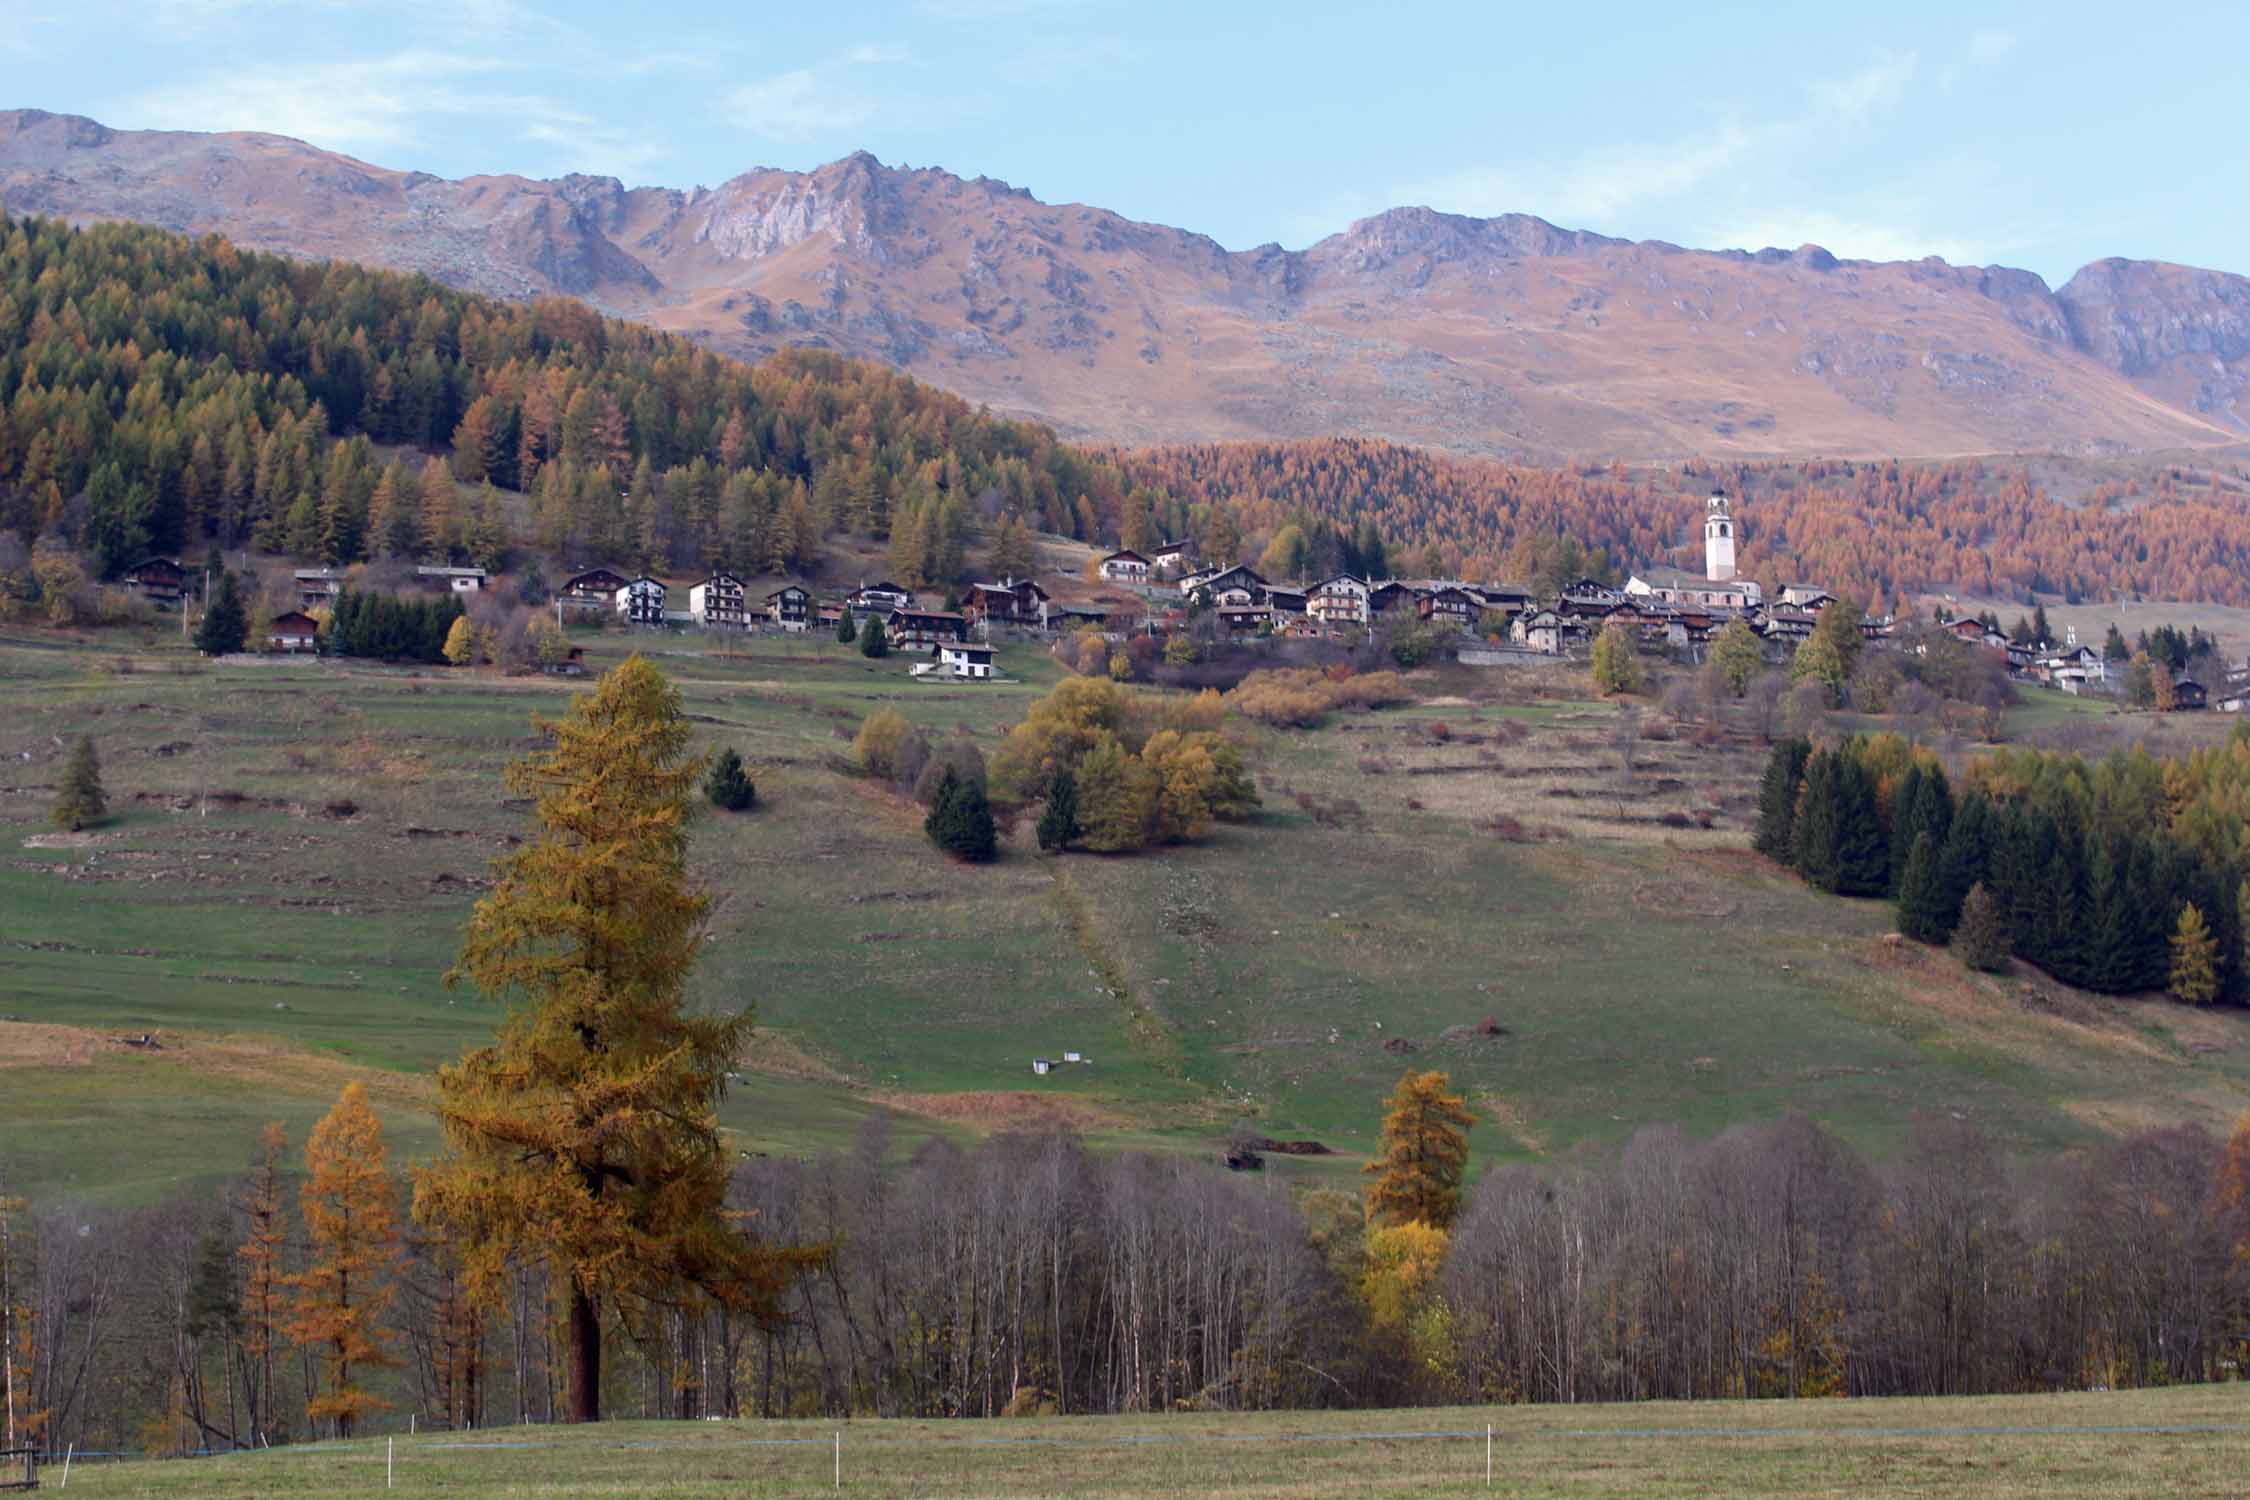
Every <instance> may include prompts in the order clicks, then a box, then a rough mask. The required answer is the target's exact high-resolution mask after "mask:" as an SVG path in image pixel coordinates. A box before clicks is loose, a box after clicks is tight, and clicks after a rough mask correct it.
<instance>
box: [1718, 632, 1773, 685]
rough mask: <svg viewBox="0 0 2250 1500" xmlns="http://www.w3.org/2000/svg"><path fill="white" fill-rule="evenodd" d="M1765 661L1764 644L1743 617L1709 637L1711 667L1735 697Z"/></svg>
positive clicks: (1756, 673) (1748, 683)
mask: <svg viewBox="0 0 2250 1500" xmlns="http://www.w3.org/2000/svg"><path fill="white" fill-rule="evenodd" d="M1765 664H1766V650H1765V646H1764V644H1763V643H1762V642H1760V641H1759V639H1758V632H1756V631H1755V630H1752V629H1751V628H1750V625H1749V622H1748V621H1746V620H1741V619H1735V620H1729V621H1728V622H1727V624H1726V628H1724V629H1723V630H1721V631H1720V632H1719V633H1718V634H1717V635H1715V636H1713V637H1712V638H1711V666H1712V669H1713V670H1714V671H1716V672H1717V673H1718V676H1719V680H1720V681H1721V682H1723V683H1725V684H1726V688H1727V693H1728V694H1729V696H1731V697H1736V698H1739V697H1741V696H1742V695H1743V693H1744V692H1746V691H1748V689H1749V687H1750V679H1751V678H1753V677H1755V676H1757V675H1758V672H1759V670H1760V669H1761V668H1762V667H1764V666H1765Z"/></svg>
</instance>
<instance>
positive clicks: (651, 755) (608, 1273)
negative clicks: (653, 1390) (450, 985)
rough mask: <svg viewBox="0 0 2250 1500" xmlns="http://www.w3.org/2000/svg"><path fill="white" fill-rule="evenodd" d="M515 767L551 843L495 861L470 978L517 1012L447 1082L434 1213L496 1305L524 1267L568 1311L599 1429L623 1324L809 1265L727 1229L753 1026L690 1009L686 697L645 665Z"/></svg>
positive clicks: (589, 1413)
mask: <svg viewBox="0 0 2250 1500" xmlns="http://www.w3.org/2000/svg"><path fill="white" fill-rule="evenodd" d="M540 728H541V729H542V730H543V731H544V732H545V733H546V734H547V735H548V736H549V737H550V738H551V740H552V745H551V746H550V748H548V749H545V750H542V751H539V752H536V753H534V754H533V755H531V756H529V757H528V758H526V759H525V760H523V761H521V762H519V763H517V764H516V765H515V766H512V767H511V768H510V769H509V772H508V782H509V785H510V786H511V787H513V788H515V789H516V790H518V791H520V792H524V793H526V794H528V795H530V796H532V797H534V798H536V799H537V800H536V808H535V812H534V818H535V821H536V827H537V833H536V836H535V837H534V838H533V839H532V840H531V841H530V842H528V843H526V844H525V845H524V846H523V847H522V848H520V849H518V850H516V851H515V852H513V853H511V854H509V855H507V856H505V857H504V858H502V859H501V860H500V861H499V864H498V870H499V877H500V878H499V883H498V885H497V886H495V888H494V889H493V891H492V893H491V894H490V895H488V896H486V897H485V898H484V899H483V900H482V901H480V902H478V903H477V907H476V910H475V913H474V915H472V917H471V918H470V921H469V927H468V932H467V935H466V937H465V939H464V941H463V943H462V948H461V955H460V958H459V960H458V962H457V963H456V965H455V967H454V969H453V970H452V972H451V974H450V975H449V976H448V977H449V979H450V980H452V981H454V982H467V983H469V984H472V985H474V986H475V987H476V988H477V989H479V990H480V991H482V992H483V993H484V994H485V995H486V996H488V997H489V998H491V999H493V1000H495V1001H499V1002H503V1003H510V1004H511V1006H512V1008H511V1009H510V1010H509V1012H508V1014H507V1017H506V1019H505V1020H503V1021H502V1023H501V1027H500V1035H499V1038H498V1040H497V1041H496V1042H494V1043H493V1044H492V1045H491V1046H488V1047H482V1048H479V1049H477V1050H476V1051H473V1052H471V1053H469V1054H468V1055H467V1056H465V1057H463V1058H462V1059H461V1060H460V1061H459V1062H458V1063H455V1064H453V1065H452V1066H450V1067H447V1068H444V1069H442V1070H441V1071H440V1072H439V1075H438V1093H439V1104H438V1114H439V1119H440V1121H441V1123H442V1124H443V1126H444V1130H445V1138H446V1143H447V1146H448V1148H449V1152H448V1155H447V1157H446V1158H445V1159H444V1160H443V1161H441V1162H439V1163H437V1164H436V1165H434V1166H432V1167H429V1168H427V1169H425V1170H423V1171H421V1172H420V1173H418V1174H417V1178H416V1191H415V1213H416V1216H417V1217H418V1218H419V1219H421V1220H422V1221H424V1222H425V1223H427V1224H430V1225H432V1226H434V1227H438V1228H442V1229H445V1230H449V1231H451V1233H452V1234H453V1235H454V1237H455V1242H456V1243H457V1244H458V1245H459V1246H460V1247H461V1253H462V1257H463V1269H464V1272H465V1274H466V1276H467V1278H468V1280H469V1283H470V1285H471V1287H472V1289H473V1290H474V1291H475V1292H476V1293H477V1294H478V1295H479V1297H480V1298H482V1299H485V1300H491V1299H493V1298H495V1297H496V1296H497V1295H498V1293H499V1291H500V1289H501V1286H502V1283H503V1281H504V1278H505V1277H506V1275H507V1273H508V1271H509V1270H510V1268H511V1266H512V1265H513V1264H514V1263H516V1261H517V1260H518V1258H519V1257H522V1258H528V1259H532V1260H536V1261H538V1262H540V1263H543V1264H544V1266H545V1267H546V1270H547V1272H548V1274H549V1275H550V1276H551V1277H552V1278H553V1282H554V1285H555V1289H556V1291H557V1294H558V1296H559V1298H560V1300H561V1301H562V1302H563V1303H564V1305H565V1307H566V1310H567V1324H568V1341H569V1349H570V1411H571V1415H572V1417H573V1419H574V1420H577V1421H581V1422H593V1421H599V1420H600V1419H601V1366H602V1323H603V1316H604V1313H605V1311H615V1312H619V1313H626V1314H630V1313H632V1312H636V1311H646V1310H648V1309H651V1308H662V1307H667V1306H679V1305H682V1304H684V1303H686V1302H688V1301H690V1300H692V1299H696V1298H705V1297H707V1298H711V1299H716V1300H717V1301H718V1302H719V1303H720V1304H721V1305H723V1306H726V1307H728V1308H732V1309H736V1310H740V1311H745V1312H749V1313H752V1314H754V1315H759V1316H770V1315H771V1313H772V1311H773V1307H774V1304H775V1300H776V1298H777V1297H778V1295H779V1293H780V1291H781V1289H782V1287H783V1286H784V1284H785V1281H786V1277H787V1275H788V1272H789V1271H790V1269H792V1268H793V1267H794V1266H795V1265H796V1264H799V1263H800V1262H799V1260H798V1259H795V1258H793V1257H792V1253H791V1252H781V1251H775V1250H771V1249H767V1248H763V1247H760V1246H758V1245H756V1244H754V1243H753V1242H752V1241H751V1240H750V1239H748V1238H747V1237H745V1236H744V1235H742V1234H741V1233H739V1232H738V1231H737V1229H736V1227H735V1226H734V1225H733V1224H732V1223H731V1222H730V1221H729V1219H728V1217H727V1215H726V1212H725V1203H726V1191H727V1180H728V1168H729V1163H728V1159H727V1153H726V1151H725V1150H724V1148H723V1147H722V1145H721V1142H720V1139H719V1130H718V1119H717V1104H718V1100H719V1097H720V1094H721V1093H722V1092H723V1090H724V1088H725V1084H726V1076H727V1070H728V1069H729V1068H731V1067H732V1066H734V1063H735V1059H736V1057H737V1054H738V1053H739V1052H740V1051H741V1048H742V1044H743V1042H744V1040H745V1038H746V1037H747V1035H748V1033H749V1029H750V1022H751V1018H750V1012H749V1011H748V1010H747V1009H746V1008H745V1009H743V1010H739V1011H734V1012H730V1013H723V1014H717V1015H696V1014H692V1013H690V1011H689V1009H688V1005H687V995H686V988H687V980H688V975H689V973H690V971H691V970H692V969H693V967H694V964H695V957H696V952H697V949H698V947H699V946H700V944H701V942H702V937H703V922H704V916H705V913H706V911H707V910H708V907H709V898H708V897H707V896H705V895H704V894H703V893H702V892H700V891H698V890H696V889H695V888H694V887H693V886H692V885H691V884H690V882H689V880H688V875H687V848H688V829H687V822H688V811H689V797H690V793H691V791H692V790H693V788H694V786H695V781H696V777H697V773H698V771H699V770H700V766H699V764H698V762H697V759H696V757H695V756H694V755H693V754H692V753H691V752H690V750H689V745H688V740H689V730H688V723H687V719H686V717H685V715H684V714H683V713H682V711H681V707H680V695H679V690H678V689H677V688H675V687H673V685H672V684H671V683H670V682H669V681H668V680H666V678H665V677H664V676H663V674H662V673H660V672H658V671H657V670H656V668H654V667H653V666H651V665H649V664H648V663H647V662H646V661H644V660H643V659H642V658H641V657H639V656H637V655H636V656H634V657H631V658H630V659H628V660H627V661H626V662H625V663H624V664H623V665H622V666H619V667H618V668H617V669H616V670H614V671H612V672H610V673H609V674H608V675H607V676H606V677H604V678H603V679H602V681H601V684H600V686H599V687H598V688H597V689H596V690H595V691H594V692H593V693H591V694H588V695H583V696H581V697H579V698H577V699H575V700H574V701H573V702H572V704H571V707H570V711H569V713H567V714H566V715H565V716H564V717H562V718H561V719H557V720H541V721H540Z"/></svg>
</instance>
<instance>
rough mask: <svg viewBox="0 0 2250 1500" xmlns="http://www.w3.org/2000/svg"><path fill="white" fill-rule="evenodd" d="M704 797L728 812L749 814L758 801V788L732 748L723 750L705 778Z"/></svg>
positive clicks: (712, 763)
mask: <svg viewBox="0 0 2250 1500" xmlns="http://www.w3.org/2000/svg"><path fill="white" fill-rule="evenodd" d="M703 795H704V796H706V797H708V798H710V799H711V805H712V806H713V807H716V808H720V809H723V810H724V811H727V812H747V811H749V809H750V808H751V807H752V806H753V805H754V804H755V803H756V802H757V800H758V788H757V787H756V786H755V785H754V784H753V783H752V782H751V780H750V773H749V772H748V771H746V770H744V769H743V766H742V757H741V755H740V754H738V753H737V752H736V751H734V750H733V749H732V748H729V749H726V750H721V751H720V752H719V756H718V759H716V760H714V761H712V762H711V773H710V774H709V775H708V776H706V777H704V778H703Z"/></svg>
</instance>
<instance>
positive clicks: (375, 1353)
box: [283, 1082, 398, 1437]
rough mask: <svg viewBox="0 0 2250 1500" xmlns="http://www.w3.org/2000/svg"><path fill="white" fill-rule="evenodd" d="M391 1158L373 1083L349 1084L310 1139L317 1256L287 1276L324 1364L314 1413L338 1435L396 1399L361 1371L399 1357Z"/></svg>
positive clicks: (310, 1204)
mask: <svg viewBox="0 0 2250 1500" xmlns="http://www.w3.org/2000/svg"><path fill="white" fill-rule="evenodd" d="M389 1165H390V1154H389V1152H388V1150H387V1149H386V1148H385V1147H384V1145H383V1126H382V1122H381V1121H379V1120H377V1119H376V1118H375V1111H374V1109H373V1108H372V1107H370V1106H369V1104H368V1102H367V1090H366V1088H365V1086H363V1085H362V1084H360V1083H357V1082H352V1083H348V1084H345V1085H344V1091H343V1093H342V1094H341V1095H339V1096H338V1098H337V1100H336V1107H335V1108H333V1109H331V1110H330V1111H329V1112H328V1113H327V1114H326V1115H325V1116H324V1117H322V1119H321V1121H320V1123H319V1124H317V1125H315V1126H314V1127H313V1131H312V1135H311V1137H310V1138H308V1139H307V1140H306V1142H305V1185H304V1188H303V1191H302V1194H301V1197H300V1204H301V1206H302V1209H303V1213H304V1219H305V1240H306V1244H307V1249H308V1252H309V1260H308V1263H307V1265H306V1267H305V1269H304V1270H303V1271H301V1272H299V1273H298V1274H296V1275H293V1276H290V1277H287V1278H285V1281H284V1284H285V1285H287V1286H288V1287H289V1288H290V1289H291V1290H293V1291H294V1292H295V1293H296V1296H295V1299H294V1301H293V1302H292V1304H291V1306H290V1309H289V1314H288V1321H287V1322H286V1323H285V1324H284V1325H283V1331H284V1332H285V1333H287V1334H288V1336H289V1338H290V1340H291V1341H292V1342H294V1343H296V1344H299V1345H302V1346H303V1347H304V1348H305V1349H306V1350H307V1351H308V1352H309V1353H311V1354H312V1355H313V1356H314V1358H315V1359H316V1360H317V1361H318V1364H319V1368H320V1379H319V1384H318V1387H317V1393H316V1394H314V1395H313V1396H312V1399H311V1400H310V1401H308V1402H307V1403H306V1407H305V1411H306V1415H308V1416H309V1417H311V1418H312V1419H313V1420H314V1421H315V1422H319V1421H321V1420H323V1419H326V1420H328V1421H331V1422H333V1423H334V1424H335V1431H336V1435H337V1436H338V1437H350V1436H351V1435H352V1430H353V1429H354V1428H355V1427H357V1426H358V1425H359V1420H360V1418H362V1417H364V1416H367V1415H368V1414H369V1413H371V1412H376V1411H381V1410H384V1409H385V1408H387V1407H388V1406H389V1404H390V1403H388V1402H386V1401H382V1400H379V1399H377V1397H376V1396H375V1395H374V1394H373V1393H372V1392H371V1391H369V1390H367V1389H366V1388H365V1387H364V1386H362V1385H359V1384H357V1383H356V1381H357V1378H358V1376H359V1375H360V1373H361V1372H362V1371H364V1370H366V1369H367V1368H369V1367H370V1366H375V1367H380V1366H384V1365H393V1364H396V1363H398V1361H397V1360H396V1359H395V1358H394V1357H393V1356H392V1355H391V1353H390V1335H389V1333H388V1331H387V1329H386V1327H385V1318H384V1313H385V1311H386V1309H387V1308H388V1307H389V1306H390V1303H391V1299H392V1298H393V1297H395V1296H396V1295H397V1291H398V1288H397V1285H396V1283H395V1282H394V1281H393V1279H392V1271H393V1265H394V1262H395V1261H396V1260H397V1258H398V1193H397V1189H396V1187H395V1186H394V1185H393V1183H392V1181H391V1177H390V1171H389Z"/></svg>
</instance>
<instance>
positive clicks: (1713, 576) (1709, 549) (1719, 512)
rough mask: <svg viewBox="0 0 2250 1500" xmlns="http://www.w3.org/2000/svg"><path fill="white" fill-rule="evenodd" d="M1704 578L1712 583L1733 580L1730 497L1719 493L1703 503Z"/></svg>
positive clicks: (1732, 520) (1732, 531) (1732, 527)
mask: <svg viewBox="0 0 2250 1500" xmlns="http://www.w3.org/2000/svg"><path fill="white" fill-rule="evenodd" d="M1703 576H1704V577H1705V578H1708V579H1709V580H1711V582H1713V583H1726V582H1729V581H1731V580H1732V579H1733V577H1734V517H1733V516H1732V515H1729V514H1728V513H1727V497H1726V496H1725V494H1723V493H1722V492H1720V491H1717V490H1714V491H1712V493H1711V498H1710V499H1709V500H1707V501H1705V502H1704V512H1703Z"/></svg>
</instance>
